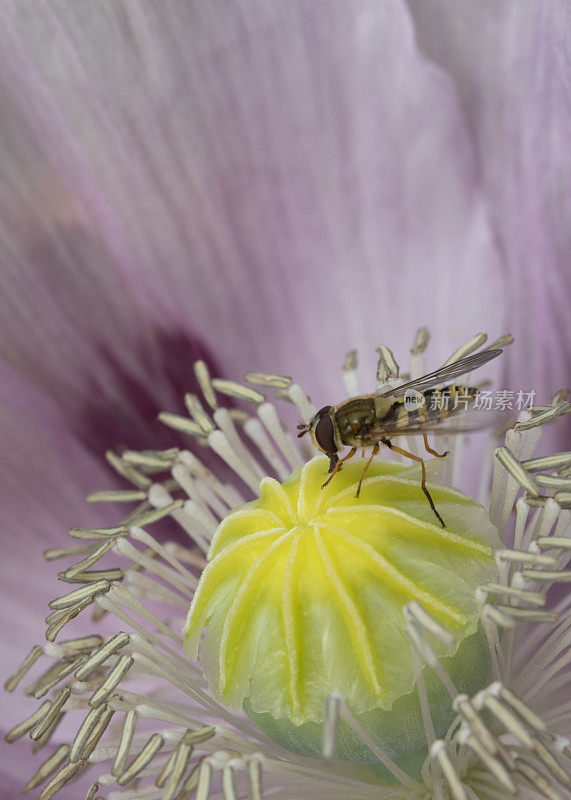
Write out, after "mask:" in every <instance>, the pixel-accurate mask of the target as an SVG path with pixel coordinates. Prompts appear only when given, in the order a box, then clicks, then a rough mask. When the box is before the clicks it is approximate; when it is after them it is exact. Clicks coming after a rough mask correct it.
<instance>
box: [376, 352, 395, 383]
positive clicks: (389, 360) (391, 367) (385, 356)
mask: <svg viewBox="0 0 571 800" xmlns="http://www.w3.org/2000/svg"><path fill="white" fill-rule="evenodd" d="M375 350H376V351H377V353H378V354H379V360H378V362H377V382H378V383H386V382H387V381H390V380H394V379H395V378H398V376H399V372H400V368H399V365H398V364H397V361H396V359H395V357H394V355H393V352H392V350H390V349H389V348H388V347H386V346H385V345H384V344H381V345H379V346H378V347H376V348H375Z"/></svg>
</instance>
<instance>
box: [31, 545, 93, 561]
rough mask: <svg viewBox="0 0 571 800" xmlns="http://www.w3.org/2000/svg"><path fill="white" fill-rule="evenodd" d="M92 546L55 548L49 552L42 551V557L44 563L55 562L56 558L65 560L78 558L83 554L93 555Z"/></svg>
mask: <svg viewBox="0 0 571 800" xmlns="http://www.w3.org/2000/svg"><path fill="white" fill-rule="evenodd" d="M94 549H95V548H94V546H93V545H89V544H88V545H81V544H80V545H77V547H55V548H51V549H50V550H44V552H43V556H44V558H45V559H46V561H55V560H56V559H58V558H67V557H68V556H79V555H83V554H84V553H93V552H94Z"/></svg>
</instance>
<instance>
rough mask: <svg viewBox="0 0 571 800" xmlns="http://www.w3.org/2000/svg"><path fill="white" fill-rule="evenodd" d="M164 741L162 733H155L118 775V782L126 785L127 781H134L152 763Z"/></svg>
mask: <svg viewBox="0 0 571 800" xmlns="http://www.w3.org/2000/svg"><path fill="white" fill-rule="evenodd" d="M164 743H165V740H164V738H163V737H162V736H161V735H160V734H158V733H154V734H153V735H152V736H151V737H150V739H149V740H148V742H147V743H146V745H145V746H144V747H143V749H142V750H141V752H140V753H139V755H138V756H136V758H134V759H133V761H132V762H131V763H130V765H129V766H128V767H127V769H126V770H125V771H124V772H123V773H121V775H120V776H119V777H118V779H117V783H118V784H119V786H125V785H126V784H127V783H129V781H132V780H133V778H135V777H136V776H137V775H138V774H139V773H140V772H142V771H143V770H144V769H145V767H146V766H147V764H150V762H151V761H152V760H153V758H154V757H155V756H156V755H157V753H158V752H159V750H161V748H162V747H163V745H164Z"/></svg>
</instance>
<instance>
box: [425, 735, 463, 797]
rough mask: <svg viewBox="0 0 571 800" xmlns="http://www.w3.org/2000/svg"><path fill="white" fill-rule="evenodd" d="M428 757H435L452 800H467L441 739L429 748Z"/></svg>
mask: <svg viewBox="0 0 571 800" xmlns="http://www.w3.org/2000/svg"><path fill="white" fill-rule="evenodd" d="M430 755H431V756H432V757H436V760H437V761H438V764H439V766H440V768H441V770H442V772H443V773H444V777H445V778H446V781H447V783H448V786H449V787H450V791H451V792H452V797H453V798H454V800H468V798H467V796H466V792H465V791H464V786H463V784H462V781H461V780H460V778H459V776H458V773H457V772H456V770H455V769H454V765H453V764H452V761H451V760H450V756H449V755H448V753H447V752H446V745H445V744H444V742H443V741H442V740H441V739H439V740H438V741H436V742H434V743H433V744H432V746H431V748H430Z"/></svg>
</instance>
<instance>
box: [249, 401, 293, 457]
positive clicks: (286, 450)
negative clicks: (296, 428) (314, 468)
mask: <svg viewBox="0 0 571 800" xmlns="http://www.w3.org/2000/svg"><path fill="white" fill-rule="evenodd" d="M258 416H259V417H260V419H261V420H262V422H263V424H264V425H265V427H266V430H267V431H268V433H269V434H270V436H271V437H272V439H273V440H274V442H275V443H276V445H277V446H278V448H279V449H280V450H281V452H282V454H283V455H284V456H285V458H286V461H287V462H288V464H289V465H290V467H291V468H292V470H293V469H296V468H297V467H299V466H300V465H301V458H300V455H299V452H298V451H297V449H296V448H295V447H294V445H293V443H292V442H291V440H290V439H289V438H288V437H287V435H286V434H285V432H284V429H283V428H282V424H281V422H280V419H279V417H278V414H277V411H276V409H275V407H274V406H273V405H272V404H271V403H263V404H262V405H261V406H258Z"/></svg>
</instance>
